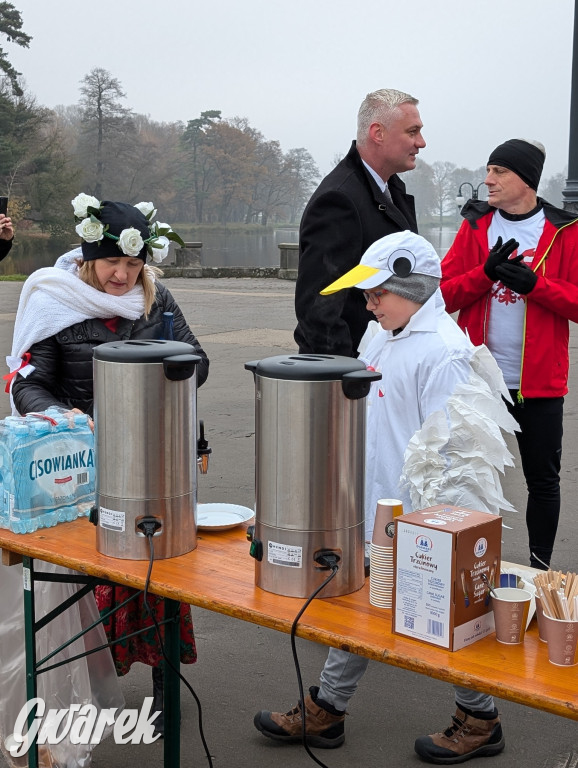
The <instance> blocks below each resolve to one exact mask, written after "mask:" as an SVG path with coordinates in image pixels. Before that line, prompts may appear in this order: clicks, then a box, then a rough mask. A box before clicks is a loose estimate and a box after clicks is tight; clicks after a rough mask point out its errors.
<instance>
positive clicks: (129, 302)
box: [6, 248, 154, 387]
mask: <svg viewBox="0 0 578 768" xmlns="http://www.w3.org/2000/svg"><path fill="white" fill-rule="evenodd" d="M77 259H82V250H81V248H76V249H75V250H74V251H70V252H69V253H65V254H64V255H63V256H60V258H59V259H58V260H57V262H56V264H55V265H54V266H53V267H45V268H43V269H38V270H36V272H33V273H32V274H31V275H30V277H29V278H28V279H27V280H26V282H25V283H24V286H23V288H22V292H21V294H20V301H19V302H18V311H17V313H16V321H15V324H14V337H13V340H12V353H11V354H10V355H9V356H8V357H7V358H6V362H7V364H8V367H9V368H10V372H11V373H12V372H13V371H19V373H20V374H22V376H24V377H25V378H26V376H28V375H30V374H31V373H32V371H33V370H34V366H33V365H31V364H30V363H28V364H25V363H24V360H23V357H24V354H25V353H26V352H28V350H29V349H30V347H31V346H32V345H33V344H36V343H37V342H39V341H43V340H44V339H48V338H50V336H54V334H56V333H59V332H60V331H62V330H64V329H65V328H68V327H69V326H71V325H74V324H75V323H81V322H82V321H83V320H89V319H93V318H100V319H108V318H112V317H124V318H126V319H127V320H138V318H139V317H141V316H142V315H143V314H144V293H143V289H142V285H141V284H140V283H139V284H137V285H135V286H134V288H131V289H130V291H128V292H127V293H125V294H124V296H111V295H110V294H108V293H104V292H103V291H99V290H97V289H96V288H92V286H90V285H88V284H87V283H85V282H84V281H83V280H81V279H80V278H79V277H78V264H77V263H76V260H77ZM144 268H145V269H148V267H147V266H146V265H145V267H144ZM151 277H152V278H153V280H154V274H153V273H152V270H151ZM11 386H12V381H11V382H10V387H11Z"/></svg>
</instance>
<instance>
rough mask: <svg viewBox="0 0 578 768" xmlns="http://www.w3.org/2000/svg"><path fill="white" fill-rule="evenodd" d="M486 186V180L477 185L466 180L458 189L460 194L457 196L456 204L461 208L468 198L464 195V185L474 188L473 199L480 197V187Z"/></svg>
mask: <svg viewBox="0 0 578 768" xmlns="http://www.w3.org/2000/svg"><path fill="white" fill-rule="evenodd" d="M483 186H484V182H483V181H480V183H479V184H478V186H477V187H474V185H473V184H470V182H469V181H464V182H463V183H462V184H460V188H459V189H458V194H457V196H456V205H457V206H459V207H460V208H461V207H462V205H463V204H464V203H465V202H466V198H465V197H464V196H463V195H462V187H469V188H470V189H471V190H472V198H471V199H472V200H477V199H478V193H479V191H480V187H483Z"/></svg>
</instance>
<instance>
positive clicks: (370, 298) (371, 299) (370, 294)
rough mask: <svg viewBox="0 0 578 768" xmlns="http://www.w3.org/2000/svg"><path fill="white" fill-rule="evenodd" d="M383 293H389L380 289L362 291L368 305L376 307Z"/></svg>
mask: <svg viewBox="0 0 578 768" xmlns="http://www.w3.org/2000/svg"><path fill="white" fill-rule="evenodd" d="M384 293H389V291H386V290H385V288H382V289H381V290H380V291H363V297H364V299H365V301H366V302H367V303H368V304H370V303H371V304H375V306H377V305H378V304H379V301H380V299H381V297H382V296H383V295H384Z"/></svg>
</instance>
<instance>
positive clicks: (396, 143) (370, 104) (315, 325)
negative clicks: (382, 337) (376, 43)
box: [295, 89, 425, 357]
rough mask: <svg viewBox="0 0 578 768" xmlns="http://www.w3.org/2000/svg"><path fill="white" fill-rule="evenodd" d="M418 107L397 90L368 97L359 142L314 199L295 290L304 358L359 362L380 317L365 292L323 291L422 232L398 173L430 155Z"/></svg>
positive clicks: (308, 213) (305, 225) (303, 226)
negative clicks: (376, 249)
mask: <svg viewBox="0 0 578 768" xmlns="http://www.w3.org/2000/svg"><path fill="white" fill-rule="evenodd" d="M417 103H418V101H417V99H415V98H414V97H413V96H410V95H409V94H407V93H402V92H400V91H395V90H393V89H382V90H379V91H375V92H373V93H370V94H368V95H367V96H366V97H365V99H364V100H363V103H362V104H361V107H360V108H359V113H358V116H357V141H356V142H355V141H354V142H353V143H352V145H351V149H350V150H349V152H348V154H347V156H346V157H345V158H344V159H343V160H342V161H341V162H340V163H339V165H337V166H336V167H335V168H334V169H333V170H332V171H331V173H330V174H329V175H328V176H326V177H325V178H324V179H323V181H322V182H321V184H320V185H319V187H318V188H317V190H316V191H315V192H314V193H313V196H312V197H311V199H310V201H309V203H308V204H307V207H306V208H305V211H304V213H303V217H302V219H301V227H300V232H299V271H298V276H297V285H296V288H295V313H296V315H297V328H296V329H295V341H296V342H297V344H298V346H299V352H301V353H317V354H331V355H347V356H350V357H356V356H357V347H358V345H359V342H360V340H361V337H362V336H363V334H364V332H365V329H366V328H367V324H368V322H369V321H370V320H371V319H372V318H373V315H372V314H371V313H370V312H368V311H367V309H366V307H365V301H364V299H363V294H362V293H361V291H358V290H356V289H355V288H351V289H349V290H346V291H340V292H338V293H335V294H332V295H330V296H321V295H320V293H319V292H320V291H321V289H322V288H325V287H326V286H328V285H329V284H330V283H332V282H333V281H334V280H337V278H338V277H341V275H344V274H345V273H346V272H348V271H349V270H350V269H353V267H355V266H356V265H357V264H359V262H360V261H361V257H362V255H363V254H364V252H365V251H366V250H367V248H368V247H369V246H370V245H371V244H372V243H373V242H375V241H376V240H378V239H379V238H381V237H384V236H385V235H389V234H392V233H393V232H400V231H402V230H404V229H410V230H411V231H412V232H417V222H416V217H415V206H414V200H413V197H412V196H411V195H407V194H406V192H405V184H404V183H403V182H402V181H401V179H399V178H398V176H396V174H397V173H403V172H404V171H411V170H413V169H414V168H415V163H416V155H417V154H418V152H419V150H420V149H423V147H425V141H424V139H423V137H422V135H421V129H422V122H421V119H420V115H419V112H418V109H417Z"/></svg>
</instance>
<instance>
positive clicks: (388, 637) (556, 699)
mask: <svg viewBox="0 0 578 768" xmlns="http://www.w3.org/2000/svg"><path fill="white" fill-rule="evenodd" d="M245 528H246V526H238V527H237V528H233V529H229V530H226V531H215V532H211V531H206V530H202V531H199V532H198V546H197V548H196V549H195V550H193V551H192V552H189V553H188V554H186V555H182V556H180V557H174V558H170V559H167V560H157V561H155V563H154V566H153V570H152V577H151V584H150V591H151V592H154V593H156V594H159V595H162V596H164V597H168V598H172V599H174V600H180V601H182V602H185V603H190V604H191V605H194V606H199V607H201V608H205V609H208V610H210V611H215V612H217V613H223V614H226V615H228V616H233V617H235V618H237V619H242V620H243V621H249V622H252V623H254V624H259V625H261V626H264V627H270V628H272V629H276V630H278V631H280V632H286V633H289V632H290V630H291V625H292V623H293V620H294V618H295V616H296V615H297V613H298V612H299V610H300V609H301V607H302V605H303V604H304V602H305V600H304V599H301V598H294V597H282V596H280V595H275V594H273V593H270V592H266V591H264V590H263V589H260V588H259V587H257V586H255V564H254V560H253V559H252V558H251V557H250V556H249V543H248V541H247V540H246V538H245ZM95 542H96V531H95V528H94V527H93V526H92V525H91V524H90V523H89V522H88V520H87V519H86V518H82V519H79V520H76V521H74V522H72V523H63V524H60V525H57V526H56V527H54V528H45V529H42V530H39V531H37V532H35V533H29V534H26V535H21V534H14V533H11V532H10V531H6V530H0V548H1V549H3V550H6V551H9V552H15V553H20V554H22V555H27V556H30V557H33V558H36V559H40V560H44V561H47V562H50V563H56V564H58V565H62V566H66V567H67V568H72V569H74V570H76V571H80V572H81V573H84V574H88V575H91V576H97V577H100V578H106V579H110V580H112V581H115V582H117V583H119V584H125V585H128V586H131V587H136V588H138V589H142V587H143V586H144V581H145V577H146V572H147V567H148V563H147V562H145V561H142V560H120V559H117V558H112V557H106V556H105V555H102V554H100V553H99V552H97V551H96V546H95ZM297 635H298V636H299V637H303V638H305V639H308V640H313V641H315V642H318V643H322V644H324V645H329V646H334V647H336V648H342V649H344V650H348V651H351V652H353V653H358V654H360V655H362V656H367V657H369V658H371V659H375V660H377V661H381V662H384V663H386V664H391V665H393V666H396V667H402V668H403V669H409V670H412V671H414V672H419V673H421V674H424V675H428V676H430V677H434V678H437V679H439V680H444V681H446V682H448V683H455V684H458V685H462V686H464V687H471V688H475V689H476V690H480V691H483V692H485V693H490V694H493V695H494V696H497V697H499V698H503V699H509V700H510V701H514V702H517V703H519V704H525V705H527V706H531V707H535V708H537V709H541V710H544V711H546V712H551V713H553V714H556V715H561V716H563V717H568V718H571V719H573V720H578V666H575V667H558V666H555V665H554V664H551V663H550V662H549V661H548V653H547V648H546V644H545V643H542V642H540V640H539V638H538V632H537V626H536V622H535V621H532V623H531V625H530V627H529V629H528V631H527V632H526V637H525V640H524V643H523V644H520V645H511V646H508V645H502V644H500V643H498V642H497V641H496V640H495V636H494V635H493V634H492V635H490V636H489V637H486V638H484V639H483V640H479V641H478V642H476V643H474V644H473V645H471V646H469V647H467V648H463V649H461V650H459V651H455V652H453V653H452V652H449V651H446V650H443V649H439V648H436V647H435V646H431V645H427V644H426V643H422V642H419V641H417V640H412V639H409V638H405V637H402V636H399V635H394V634H392V632H391V611H389V610H384V609H381V608H376V607H374V606H372V605H370V604H369V584H368V580H367V581H366V584H365V586H364V587H363V588H362V589H360V590H359V591H358V592H354V593H353V594H350V595H344V596H342V597H333V598H328V599H315V600H314V601H313V602H312V603H311V605H310V606H309V607H308V608H307V610H306V611H305V613H304V614H303V616H302V617H301V620H300V622H299V626H298V628H297ZM201 653H202V651H201Z"/></svg>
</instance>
